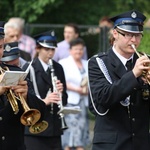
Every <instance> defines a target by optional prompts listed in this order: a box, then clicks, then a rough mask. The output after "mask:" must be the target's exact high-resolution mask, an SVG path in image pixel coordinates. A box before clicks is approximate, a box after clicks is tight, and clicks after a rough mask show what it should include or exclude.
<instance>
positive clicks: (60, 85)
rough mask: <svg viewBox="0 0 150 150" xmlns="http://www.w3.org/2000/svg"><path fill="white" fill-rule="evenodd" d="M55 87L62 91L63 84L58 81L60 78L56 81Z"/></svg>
mask: <svg viewBox="0 0 150 150" xmlns="http://www.w3.org/2000/svg"><path fill="white" fill-rule="evenodd" d="M56 88H57V90H58V91H59V92H63V84H62V83H61V82H60V80H57V81H56Z"/></svg>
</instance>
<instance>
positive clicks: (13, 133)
mask: <svg viewBox="0 0 150 150" xmlns="http://www.w3.org/2000/svg"><path fill="white" fill-rule="evenodd" d="M3 46H4V22H0V58H2V56H3ZM0 66H1V71H2V69H3V68H4V67H7V68H8V69H9V70H12V71H21V69H20V68H19V67H17V66H12V65H7V64H3V63H1V64H0ZM1 75H2V72H1ZM9 89H10V90H12V91H13V93H14V95H16V96H17V95H18V93H20V94H21V95H22V97H23V98H24V99H25V100H26V101H27V104H28V106H29V107H30V108H36V109H38V110H39V111H40V112H41V115H42V116H41V119H42V118H43V115H44V112H45V108H46V106H45V104H44V103H43V102H42V101H41V100H39V99H38V98H37V97H36V96H35V95H34V94H31V92H30V88H29V87H28V86H27V81H19V83H18V84H17V85H16V86H0V149H1V150H10V149H13V150H25V149H26V148H25V145H24V125H23V124H21V122H20V117H21V116H22V114H23V113H24V110H23V107H21V104H20V101H19V100H18V101H17V103H18V106H19V112H18V113H17V114H14V111H13V107H12V106H11V103H10V101H9V100H8V98H7V92H8V90H9ZM28 89H29V90H28Z"/></svg>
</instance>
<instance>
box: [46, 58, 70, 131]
mask: <svg viewBox="0 0 150 150" xmlns="http://www.w3.org/2000/svg"><path fill="white" fill-rule="evenodd" d="M49 65H50V69H51V79H52V84H53V91H54V92H57V93H58V94H59V97H60V101H59V103H58V107H59V108H60V110H63V104H62V94H61V93H60V92H59V91H58V90H57V87H56V81H57V76H56V75H55V70H54V67H53V62H52V59H50V60H49ZM58 114H59V116H60V119H61V130H65V129H67V128H68V127H67V125H66V122H65V118H64V114H63V113H62V112H61V111H59V112H58Z"/></svg>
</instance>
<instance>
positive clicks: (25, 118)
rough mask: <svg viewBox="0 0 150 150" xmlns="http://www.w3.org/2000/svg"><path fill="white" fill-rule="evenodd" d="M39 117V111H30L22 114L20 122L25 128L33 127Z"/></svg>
mask: <svg viewBox="0 0 150 150" xmlns="http://www.w3.org/2000/svg"><path fill="white" fill-rule="evenodd" d="M40 117H41V113H40V111H38V110H37V109H30V110H28V111H26V112H24V113H23V114H22V115H21V117H20V121H21V123H22V124H23V125H25V126H30V125H34V124H35V123H36V122H37V121H38V120H39V119H40Z"/></svg>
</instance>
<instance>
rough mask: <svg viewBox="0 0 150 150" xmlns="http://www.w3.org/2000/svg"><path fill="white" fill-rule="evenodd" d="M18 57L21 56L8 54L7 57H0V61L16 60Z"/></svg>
mask: <svg viewBox="0 0 150 150" xmlns="http://www.w3.org/2000/svg"><path fill="white" fill-rule="evenodd" d="M17 58H19V56H18V55H12V56H6V57H2V58H1V59H0V61H2V62H8V61H12V60H15V59H17Z"/></svg>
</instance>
